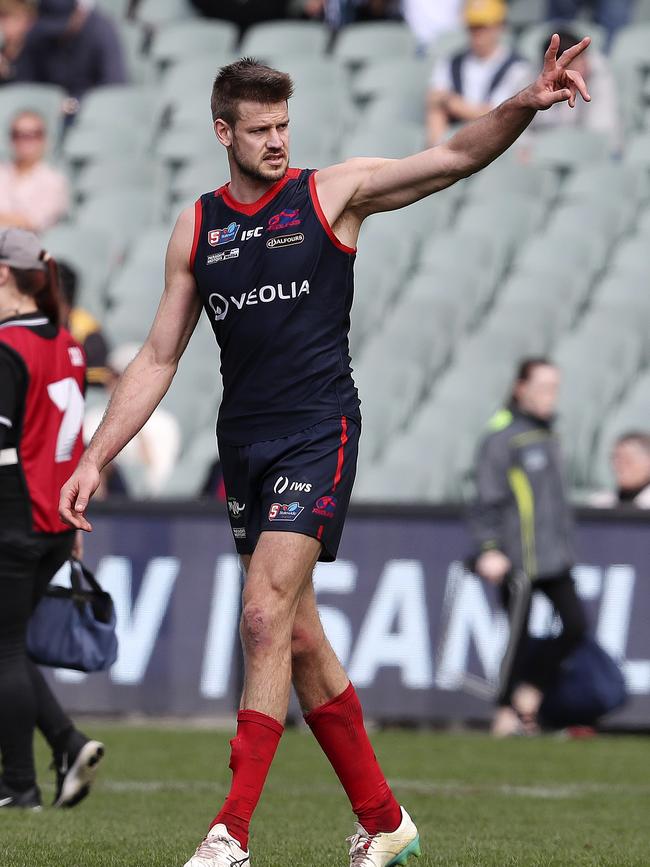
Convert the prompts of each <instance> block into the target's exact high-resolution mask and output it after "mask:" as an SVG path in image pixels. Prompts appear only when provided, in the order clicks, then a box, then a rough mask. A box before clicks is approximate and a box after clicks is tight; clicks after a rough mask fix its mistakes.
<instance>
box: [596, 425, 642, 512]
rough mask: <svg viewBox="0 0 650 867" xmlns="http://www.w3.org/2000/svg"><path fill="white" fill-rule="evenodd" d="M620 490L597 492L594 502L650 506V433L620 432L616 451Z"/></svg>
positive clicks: (614, 461) (604, 505)
mask: <svg viewBox="0 0 650 867" xmlns="http://www.w3.org/2000/svg"><path fill="white" fill-rule="evenodd" d="M612 468H613V470H614V478H615V479H616V491H601V492H599V493H597V494H595V495H594V496H593V497H592V499H591V501H590V505H591V506H598V507H600V508H604V509H606V508H614V507H615V506H624V505H627V506H634V507H635V508H637V509H650V434H648V433H644V432H642V431H630V432H629V433H625V434H623V435H622V436H620V437H619V438H618V439H617V440H616V443H615V445H614V450H613V452H612Z"/></svg>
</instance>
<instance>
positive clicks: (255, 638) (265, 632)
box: [241, 604, 273, 650]
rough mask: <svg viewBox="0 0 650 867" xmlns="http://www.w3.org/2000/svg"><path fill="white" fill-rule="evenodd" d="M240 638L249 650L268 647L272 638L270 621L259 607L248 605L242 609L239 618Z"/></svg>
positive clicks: (267, 614)
mask: <svg viewBox="0 0 650 867" xmlns="http://www.w3.org/2000/svg"><path fill="white" fill-rule="evenodd" d="M241 636H242V641H243V642H244V645H245V646H246V647H247V648H249V649H250V650H256V649H259V648H261V647H268V646H269V645H270V644H271V640H272V638H273V628H272V619H271V616H270V614H269V612H268V611H266V610H265V609H264V608H262V606H261V605H257V604H249V605H246V606H245V607H244V610H243V612H242V617H241Z"/></svg>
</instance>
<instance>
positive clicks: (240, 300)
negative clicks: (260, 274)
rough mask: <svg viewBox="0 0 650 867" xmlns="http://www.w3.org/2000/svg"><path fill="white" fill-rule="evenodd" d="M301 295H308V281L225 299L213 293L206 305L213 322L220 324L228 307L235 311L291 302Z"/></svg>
mask: <svg viewBox="0 0 650 867" xmlns="http://www.w3.org/2000/svg"><path fill="white" fill-rule="evenodd" d="M301 295H309V280H303V281H302V282H300V281H298V280H292V281H291V283H288V284H287V283H277V284H276V285H274V286H271V285H269V286H262V287H261V288H260V289H251V290H250V292H242V293H241V295H230V296H229V297H228V298H226V297H225V296H223V295H220V294H219V293H218V292H213V293H212V294H211V295H210V297H209V298H208V304H209V305H210V307H211V308H212V311H213V313H214V321H215V322H221V321H222V320H223V319H225V318H226V316H227V315H228V311H229V309H230V305H231V304H233V305H234V306H235V307H236V308H237V310H243V308H244V307H253V306H254V305H255V304H271V303H272V302H273V301H276V300H277V301H291V300H295V299H296V298H300V296H301Z"/></svg>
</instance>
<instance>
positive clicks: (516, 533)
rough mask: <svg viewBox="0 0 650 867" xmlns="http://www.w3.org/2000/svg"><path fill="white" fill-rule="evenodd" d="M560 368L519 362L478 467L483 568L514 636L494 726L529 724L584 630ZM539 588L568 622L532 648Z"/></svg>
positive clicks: (511, 729) (539, 361)
mask: <svg viewBox="0 0 650 867" xmlns="http://www.w3.org/2000/svg"><path fill="white" fill-rule="evenodd" d="M559 384H560V375H559V371H558V369H557V368H556V367H555V366H554V365H553V364H552V363H551V362H549V361H547V360H546V359H543V358H533V359H527V360H526V361H524V362H522V364H521V365H520V368H519V371H518V374H517V379H516V382H515V386H514V390H513V394H512V399H511V401H510V404H509V406H508V408H507V409H503V410H501V411H500V412H498V413H497V414H496V415H495V416H494V418H493V419H492V420H491V422H490V431H489V433H488V434H487V436H486V437H485V439H484V440H483V442H482V444H481V447H480V450H479V455H478V461H477V467H476V484H477V501H476V504H475V506H474V508H473V509H472V512H471V520H470V524H471V529H472V531H473V535H474V537H475V539H476V541H477V543H478V547H479V549H480V555H479V557H478V559H477V562H476V571H477V572H478V574H479V575H481V576H482V577H484V578H485V579H486V580H488V581H490V582H491V583H493V584H497V585H499V586H500V588H501V597H502V601H503V604H504V606H505V608H506V610H507V612H508V619H509V622H510V639H509V642H508V646H507V648H506V652H505V654H504V657H503V662H502V666H501V677H500V685H499V696H498V710H497V713H496V715H495V719H494V723H493V733H494V734H495V735H497V736H504V735H509V734H514V733H517V732H518V731H521V730H522V727H523V729H524V730H528V731H533V730H534V729H535V726H536V716H537V711H538V710H539V706H540V704H541V700H542V697H543V693H544V690H545V689H547V688H548V687H549V686H550V685H551V684H552V683H553V681H554V679H555V678H556V677H557V674H558V671H559V668H560V665H561V664H562V661H563V660H564V659H565V658H566V657H567V655H568V654H569V653H570V652H571V651H572V650H573V649H574V648H575V647H576V646H577V645H578V644H579V643H580V641H581V640H582V638H583V637H584V635H585V631H586V623H585V616H584V612H583V609H582V605H581V603H580V600H579V599H578V597H577V595H576V591H575V587H574V583H573V578H572V577H571V568H572V566H573V564H574V554H573V520H572V516H571V510H570V507H569V504H568V502H567V497H566V491H565V485H564V479H563V472H562V466H561V458H560V451H559V444H558V440H557V437H556V436H555V434H554V432H553V426H552V424H553V415H554V412H555V408H556V405H557V396H558V389H559ZM534 590H540V591H541V592H543V593H544V594H545V595H546V596H547V597H548V598H549V600H550V601H551V602H552V604H553V606H554V608H555V610H556V612H557V613H558V615H559V617H560V619H561V621H562V632H561V633H560V635H559V636H557V637H555V638H549V639H546V640H545V641H544V642H543V643H542V644H541V646H540V648H539V652H538V653H536V654H535V657H534V658H532V657H528V652H527V651H528V647H527V636H528V619H529V615H530V606H531V598H532V593H533V591H534Z"/></svg>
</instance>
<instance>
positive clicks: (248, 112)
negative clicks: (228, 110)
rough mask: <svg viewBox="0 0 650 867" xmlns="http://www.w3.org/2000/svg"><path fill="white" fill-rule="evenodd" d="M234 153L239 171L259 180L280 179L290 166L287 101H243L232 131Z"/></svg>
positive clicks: (272, 180)
mask: <svg viewBox="0 0 650 867" xmlns="http://www.w3.org/2000/svg"><path fill="white" fill-rule="evenodd" d="M230 134H231V147H232V149H231V153H232V156H233V159H234V160H235V163H236V164H237V167H238V168H239V171H240V172H241V173H242V174H244V175H247V176H248V177H250V178H252V179H254V180H257V181H271V182H274V181H279V180H280V179H281V178H283V177H284V175H285V173H286V171H287V168H288V166H289V112H288V109H287V103H286V102H280V103H276V104H274V105H262V104H260V103H257V102H240V103H239V118H238V120H237V122H236V124H235V126H234V128H232V129H231V130H230Z"/></svg>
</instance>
